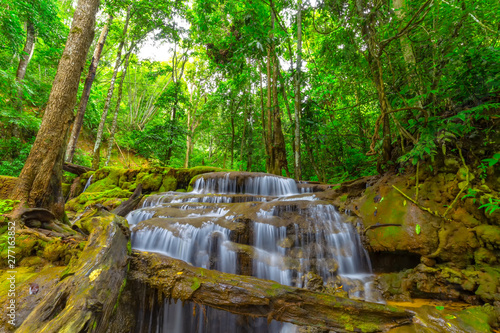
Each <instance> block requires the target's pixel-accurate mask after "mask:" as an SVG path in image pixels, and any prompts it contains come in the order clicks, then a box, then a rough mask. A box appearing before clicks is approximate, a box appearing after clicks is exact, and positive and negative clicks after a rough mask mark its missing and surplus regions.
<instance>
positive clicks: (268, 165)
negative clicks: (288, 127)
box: [266, 35, 274, 173]
mask: <svg viewBox="0 0 500 333" xmlns="http://www.w3.org/2000/svg"><path fill="white" fill-rule="evenodd" d="M271 38H272V35H271ZM266 69H267V101H266V116H267V119H266V121H267V123H266V127H267V135H266V137H267V142H266V152H267V156H266V170H267V172H269V173H273V171H274V170H273V168H274V164H273V161H274V157H273V153H274V151H273V149H272V140H273V118H272V103H273V99H272V84H271V75H272V73H271V47H268V49H267V68H266Z"/></svg>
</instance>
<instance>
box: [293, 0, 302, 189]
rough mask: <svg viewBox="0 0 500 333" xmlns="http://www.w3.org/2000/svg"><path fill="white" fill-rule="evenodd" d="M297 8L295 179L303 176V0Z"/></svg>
mask: <svg viewBox="0 0 500 333" xmlns="http://www.w3.org/2000/svg"><path fill="white" fill-rule="evenodd" d="M297 4H298V10H297V69H296V72H295V145H294V162H295V163H294V166H295V179H296V180H300V178H301V177H302V174H301V168H300V113H301V111H302V99H301V96H300V84H301V80H302V78H301V69H302V0H298V3H297Z"/></svg>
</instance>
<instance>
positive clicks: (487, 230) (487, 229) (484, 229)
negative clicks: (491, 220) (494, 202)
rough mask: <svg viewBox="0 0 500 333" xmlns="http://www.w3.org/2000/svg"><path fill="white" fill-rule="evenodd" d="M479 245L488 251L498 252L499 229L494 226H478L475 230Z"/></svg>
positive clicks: (499, 247) (499, 244) (499, 246)
mask: <svg viewBox="0 0 500 333" xmlns="http://www.w3.org/2000/svg"><path fill="white" fill-rule="evenodd" d="M475 231H476V235H477V237H478V238H479V241H480V242H481V245H483V246H484V247H486V248H488V249H490V250H500V227H498V226H494V225H486V224H483V225H480V226H478V227H476V228H475Z"/></svg>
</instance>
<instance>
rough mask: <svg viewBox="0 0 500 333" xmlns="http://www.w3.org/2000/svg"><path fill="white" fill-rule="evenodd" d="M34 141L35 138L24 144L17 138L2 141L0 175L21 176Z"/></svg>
mask: <svg viewBox="0 0 500 333" xmlns="http://www.w3.org/2000/svg"><path fill="white" fill-rule="evenodd" d="M32 140H34V138H32V139H31V140H30V141H29V142H26V143H24V142H22V141H21V140H20V139H19V138H16V137H11V138H8V139H0V175H6V176H12V177H17V176H19V174H20V173H21V170H22V168H23V165H24V162H25V161H26V159H27V158H28V155H29V152H30V150H31V146H32V144H33V142H32Z"/></svg>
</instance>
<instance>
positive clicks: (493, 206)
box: [479, 198, 500, 215]
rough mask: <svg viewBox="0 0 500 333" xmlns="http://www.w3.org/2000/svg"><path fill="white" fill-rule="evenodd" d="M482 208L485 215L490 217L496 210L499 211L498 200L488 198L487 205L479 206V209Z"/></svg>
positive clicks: (499, 201)
mask: <svg viewBox="0 0 500 333" xmlns="http://www.w3.org/2000/svg"><path fill="white" fill-rule="evenodd" d="M481 208H484V209H485V210H484V211H485V212H486V213H489V214H490V215H491V214H493V212H494V211H496V210H497V209H500V199H498V198H489V199H488V203H485V204H484V205H481V206H480V207H479V209H481Z"/></svg>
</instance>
